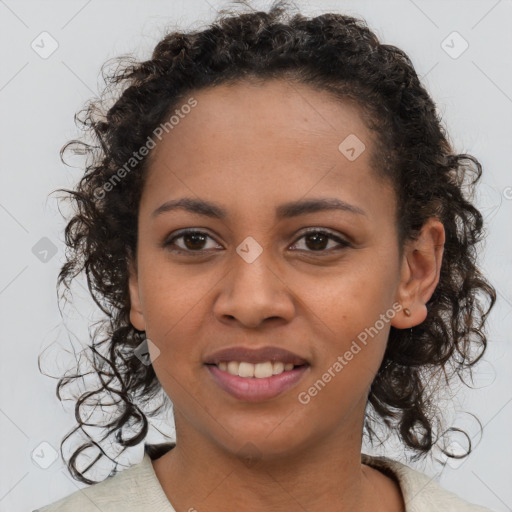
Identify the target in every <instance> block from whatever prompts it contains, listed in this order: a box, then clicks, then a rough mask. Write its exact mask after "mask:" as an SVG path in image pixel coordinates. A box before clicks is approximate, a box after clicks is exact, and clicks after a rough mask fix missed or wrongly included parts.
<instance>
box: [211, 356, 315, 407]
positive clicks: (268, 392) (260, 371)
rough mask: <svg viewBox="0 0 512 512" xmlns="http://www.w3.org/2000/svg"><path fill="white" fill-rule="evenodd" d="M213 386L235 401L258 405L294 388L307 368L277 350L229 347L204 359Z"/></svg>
mask: <svg viewBox="0 0 512 512" xmlns="http://www.w3.org/2000/svg"><path fill="white" fill-rule="evenodd" d="M205 366H206V368H207V370H208V371H209V374H210V376H211V377H212V378H213V380H214V382H215V383H216V384H217V385H218V386H219V387H220V388H221V389H222V390H224V391H225V392H226V393H228V394H229V395H231V396H232V397H234V398H237V399H239V400H244V401H250V402H258V401H264V400H269V399H271V398H274V397H276V396H278V395H280V394H282V393H284V392H285V391H286V390H288V389H290V388H291V387H292V386H294V385H295V384H297V383H298V382H299V381H300V380H301V379H302V378H303V377H304V375H305V373H306V372H307V371H308V369H309V367H310V365H309V363H308V362H307V361H306V360H305V359H304V358H302V357H300V356H298V355H297V354H294V353H292V352H290V351H287V350H284V349H281V348H278V347H265V348H262V349H248V348H243V347H232V348H228V349H225V350H221V351H218V352H216V353H214V354H212V355H211V356H209V357H207V358H206V361H205Z"/></svg>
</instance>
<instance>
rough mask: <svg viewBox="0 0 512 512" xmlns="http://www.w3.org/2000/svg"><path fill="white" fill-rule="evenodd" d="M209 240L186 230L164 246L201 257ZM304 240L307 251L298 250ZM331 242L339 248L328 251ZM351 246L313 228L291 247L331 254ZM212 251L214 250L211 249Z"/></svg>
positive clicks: (193, 231)
mask: <svg viewBox="0 0 512 512" xmlns="http://www.w3.org/2000/svg"><path fill="white" fill-rule="evenodd" d="M208 238H209V239H211V240H213V238H212V237H211V236H210V235H208V233H205V232H204V231H198V230H197V229H186V230H183V231H180V232H178V233H177V234H176V235H175V236H173V237H172V238H170V239H168V240H166V241H165V242H164V244H163V245H164V247H166V248H169V250H171V251H175V252H181V253H188V254H194V253H196V254H195V255H201V254H202V253H203V252H205V251H207V250H209V248H208V247H204V245H205V243H206V241H207V240H208ZM302 239H304V242H305V247H306V249H300V248H299V249H297V245H298V242H299V241H300V240H302ZM177 240H182V245H179V244H177V243H176V241H177ZM329 241H334V242H336V243H337V245H338V248H336V244H335V247H334V248H333V247H331V248H330V249H328V248H327V247H326V244H327V245H328V242H329ZM173 246H174V247H173ZM350 246H351V244H350V243H349V242H347V241H346V240H343V239H342V238H340V237H338V236H336V235H334V234H332V233H331V232H329V231H326V230H325V229H320V228H313V229H309V230H308V231H306V232H305V233H303V234H302V236H301V237H299V238H298V239H297V240H296V241H295V242H294V244H293V245H292V246H291V247H292V248H293V249H294V250H300V251H304V252H319V253H322V252H323V253H330V252H333V250H342V249H344V248H346V247H350ZM217 247H218V244H217ZM213 248H215V247H213ZM210 249H212V248H211V247H210Z"/></svg>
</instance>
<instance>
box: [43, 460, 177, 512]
mask: <svg viewBox="0 0 512 512" xmlns="http://www.w3.org/2000/svg"><path fill="white" fill-rule="evenodd" d="M77 510H79V511H80V512H121V511H122V512H146V511H147V512H150V511H151V512H157V511H158V512H175V511H174V509H173V508H172V506H171V504H170V503H169V501H168V500H167V497H166V496H165V493H164V491H163V489H162V487H161V486H160V483H159V481H158V479H157V477H156V475H155V473H154V470H153V466H152V464H151V459H150V457H149V455H147V454H144V458H143V459H142V461H141V462H139V463H138V464H134V465H133V466H130V467H129V468H128V469H125V470H123V471H121V472H119V473H117V474H115V475H114V476H111V477H108V478H106V479H105V480H103V481H102V482H98V483H96V484H93V485H91V486H89V487H85V488H83V489H80V490H79V491H77V492H74V493H73V494H70V495H69V496H66V497H64V498H62V499H61V500H59V501H56V502H55V503H52V504H50V505H47V506H45V507H42V508H39V509H37V510H34V511H33V512H75V511H77Z"/></svg>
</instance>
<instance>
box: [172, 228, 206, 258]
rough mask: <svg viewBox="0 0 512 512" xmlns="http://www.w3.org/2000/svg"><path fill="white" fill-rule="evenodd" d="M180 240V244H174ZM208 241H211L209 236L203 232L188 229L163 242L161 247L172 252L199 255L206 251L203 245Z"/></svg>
mask: <svg viewBox="0 0 512 512" xmlns="http://www.w3.org/2000/svg"><path fill="white" fill-rule="evenodd" d="M180 239H181V240H182V244H181V245H180V244H176V243H175V242H176V241H177V240H180ZM208 239H211V240H213V238H212V237H211V236H210V235H208V234H207V233H204V232H203V231H198V230H193V229H190V230H186V231H181V232H180V233H178V234H177V235H175V236H173V237H172V238H170V239H169V240H167V241H165V242H164V244H163V245H164V247H166V248H169V249H170V250H172V251H177V252H188V253H194V252H195V253H201V252H204V251H207V250H208V248H205V244H206V242H207V240H208Z"/></svg>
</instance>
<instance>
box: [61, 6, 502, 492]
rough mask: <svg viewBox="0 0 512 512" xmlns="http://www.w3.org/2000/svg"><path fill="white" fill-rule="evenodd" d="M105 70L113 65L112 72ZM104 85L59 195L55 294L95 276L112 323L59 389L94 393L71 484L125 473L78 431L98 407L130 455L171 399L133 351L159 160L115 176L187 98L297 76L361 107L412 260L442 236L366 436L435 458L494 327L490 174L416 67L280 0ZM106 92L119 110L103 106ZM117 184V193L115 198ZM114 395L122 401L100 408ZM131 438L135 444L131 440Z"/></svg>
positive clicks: (89, 108)
mask: <svg viewBox="0 0 512 512" xmlns="http://www.w3.org/2000/svg"><path fill="white" fill-rule="evenodd" d="M239 3H243V4H245V6H246V7H247V3H245V2H239ZM249 7H250V6H249ZM110 64H114V67H113V69H112V70H110V71H107V69H106V68H107V66H109V65H110ZM102 75H103V79H104V80H105V83H106V86H105V88H104V92H103V94H102V96H101V98H95V99H93V100H90V101H89V102H88V103H87V104H86V105H85V106H84V108H83V109H82V110H81V111H80V112H79V113H78V114H77V115H75V121H76V122H77V125H79V126H80V127H81V128H82V129H83V131H84V132H85V134H86V135H87V136H90V137H91V139H90V140H89V141H87V142H86V140H85V138H83V139H81V140H79V139H75V140H72V141H69V142H68V143H67V144H66V145H64V147H63V148H62V150H61V159H62V161H63V162H64V163H66V162H65V161H64V158H63V156H64V154H66V153H67V152H68V151H71V150H74V151H75V153H77V154H81V155H86V158H87V162H86V164H85V173H84V174H83V176H82V177H81V179H80V181H79V183H78V184H77V186H76V188H75V189H74V190H67V189H59V191H60V192H65V193H66V196H65V199H67V200H68V201H70V203H72V205H73V216H72V217H71V219H70V220H69V222H68V223H67V226H66V229H65V243H66V262H65V263H64V264H63V266H62V268H61V270H60V273H59V276H58V282H57V289H58V296H59V299H61V298H62V297H64V296H66V295H67V292H69V291H70V284H71V281H72V280H73V279H74V278H76V277H77V276H78V275H79V274H81V273H82V272H84V271H85V275H86V278H87V283H88V287H89V291H90V293H91V295H92V297H93V299H94V301H95V303H96V304H97V305H98V307H99V308H100V309H101V311H102V315H104V316H103V320H102V322H100V324H99V328H98V329H96V330H95V331H94V332H91V344H90V345H89V346H88V347H87V349H86V350H88V351H90V354H91V355H92V360H91V361H90V365H91V367H92V371H89V372H87V373H81V372H80V371H78V369H77V372H76V374H75V375H72V376H65V377H62V378H61V379H60V380H59V382H58V385H57V396H58V398H59V399H60V400H62V398H61V396H60V389H61V387H63V386H65V385H67V384H69V383H70V382H71V381H73V380H75V379H79V378H81V377H83V376H84V375H90V374H92V375H93V376H94V377H95V378H96V382H97V385H96V386H95V387H93V388H91V384H90V383H89V388H88V390H87V391H86V392H84V393H82V394H81V395H80V396H78V397H76V398H77V399H76V404H75V416H76V420H77V422H78V425H77V426H76V428H74V429H73V430H72V431H71V432H70V433H68V434H67V435H66V437H65V438H64V439H63V441H62V443H61V451H62V445H63V444H64V442H65V441H66V440H67V439H68V438H69V437H70V436H71V435H72V434H74V433H75V432H77V431H80V432H81V433H83V434H85V435H86V437H87V441H86V442H85V443H83V444H82V445H80V446H79V447H78V448H77V449H76V451H75V452H74V453H73V454H72V456H71V457H70V459H69V461H68V462H67V466H68V469H69V471H70V473H71V474H72V475H73V477H74V478H75V479H77V480H80V481H82V482H84V483H87V484H92V483H95V481H93V480H90V479H89V478H87V477H85V476H84V474H83V473H85V472H87V471H88V470H89V469H90V468H91V467H92V466H93V465H94V464H95V463H96V461H98V459H100V458H101V457H102V456H105V457H107V458H109V459H110V460H111V461H112V462H114V463H115V468H114V470H112V472H111V474H110V475H113V474H115V472H116V471H117V464H118V463H117V462H116V461H115V460H113V459H112V458H110V456H109V455H108V454H107V453H106V452H105V450H104V449H103V448H102V446H101V445H100V444H99V442H97V441H95V440H94V439H93V438H92V437H91V435H90V434H88V433H87V432H86V430H85V429H84V426H88V425H93V426H100V425H98V424H91V423H87V422H86V420H84V419H83V418H82V414H81V411H82V410H83V409H84V408H85V407H86V405H87V404H88V403H91V401H92V403H93V404H94V405H95V406H100V407H103V405H109V406H115V412H114V413H113V414H112V415H111V416H110V420H111V421H109V422H107V423H105V424H103V425H101V426H102V427H103V428H104V429H106V430H107V432H106V433H105V436H104V437H103V438H102V439H101V441H103V440H105V439H107V438H108V437H109V436H111V434H113V433H115V441H116V443H118V445H119V446H120V447H122V451H124V450H125V449H126V448H128V447H131V446H135V445H137V444H139V443H140V442H141V441H143V440H144V439H145V438H146V436H147V434H148V419H147V418H148V417H150V416H152V415H154V414H156V413H157V412H159V411H160V410H161V406H160V407H158V408H157V409H156V410H154V411H150V412H143V410H142V406H143V405H146V404H147V403H149V401H150V400H151V399H153V398H155V397H156V395H157V394H158V393H159V392H160V391H161V386H160V383H159V381H158V379H157V377H156V374H155V371H154V369H153V366H152V365H151V364H148V365H145V364H141V361H140V360H139V358H138V357H137V356H136V355H135V354H134V349H135V348H136V347H138V346H139V345H140V344H141V343H143V342H144V340H145V333H144V332H143V331H138V330H137V329H135V328H134V327H133V326H132V325H131V323H130V318H129V313H130V297H129V289H128V262H129V261H130V259H131V258H133V257H134V255H135V254H136V245H137V215H138V206H139V201H140V197H141V192H142V188H143V185H144V178H145V170H146V168H147V167H148V162H149V157H147V156H146V157H144V158H140V159H139V160H138V161H137V163H136V165H133V169H131V170H130V172H125V173H124V174H123V177H122V179H119V170H120V169H121V168H122V167H123V166H125V164H126V162H127V161H129V160H130V158H132V157H133V155H134V153H135V152H137V150H138V149H139V148H141V147H143V146H144V145H145V144H146V142H147V140H148V137H150V136H151V135H152V134H153V133H154V131H155V129H156V128H157V127H158V126H159V125H161V124H162V123H164V122H165V121H166V120H167V119H168V118H169V116H170V115H171V113H172V112H173V110H175V109H176V107H177V106H179V105H180V103H181V102H182V101H183V100H184V98H186V97H187V95H190V94H191V92H193V91H198V90H200V89H203V88H207V87H212V86H215V85H217V84H225V83H237V82H241V81H243V80H260V81H263V80H266V79H273V78H277V79H287V80H288V81H289V83H291V84H293V83H297V84H308V85H309V86H310V87H312V88H315V89H317V90H321V91H328V92H329V93H331V94H332V95H333V96H334V97H335V98H337V99H339V100H341V101H347V100H348V101H352V102H355V103H356V104H357V105H359V106H360V108H361V112H362V115H363V117H364V120H365V122H366V124H367V125H368V127H369V129H371V130H374V131H375V134H376V139H377V143H376V149H375V152H374V155H373V161H372V163H374V164H375V165H374V167H375V172H376V175H377V176H379V177H381V178H382V179H383V180H389V182H390V183H392V184H393V187H394V190H395V192H396V197H397V204H398V212H397V220H396V222H397V232H398V240H399V244H400V248H401V250H402V248H403V244H404V242H405V241H406V240H408V239H414V238H416V237H417V236H418V234H419V232H420V230H421V228H422V226H423V225H424V224H425V222H426V221H427V220H428V219H429V218H433V217H434V218H437V219H439V220H440V221H441V222H442V224H443V225H444V228H445V234H446V242H445V246H444V255H443V261H442V267H441V272H440V280H439V284H438V286H437V287H436V289H435V291H434V293H433V295H432V297H431V298H430V300H429V301H428V303H427V310H428V314H427V317H426V319H425V320H424V321H423V322H422V323H421V324H419V325H417V326H415V327H414V328H413V329H411V330H409V329H407V330H404V329H396V328H394V327H391V331H390V334H389V340H388V344H387V349H386V352H385V355H384V358H383V361H382V364H381V366H380V368H379V370H378V373H377V374H376V376H375V379H374V381H373V383H372V386H371V390H370V393H369V396H368V405H367V410H366V419H365V424H364V431H365V433H366V434H367V435H368V436H369V438H370V440H373V439H375V438H376V437H377V438H378V437H379V436H378V435H377V430H378V429H377V427H379V428H380V426H383V427H384V429H385V430H386V431H388V432H390V433H391V432H394V433H397V434H398V435H399V436H400V438H401V440H402V442H403V443H404V445H405V447H406V448H408V449H409V450H411V451H412V452H413V454H414V458H416V457H420V456H424V455H426V454H427V453H428V452H430V451H431V450H432V448H433V447H434V445H435V444H436V442H437V441H438V440H439V439H440V435H441V433H442V430H441V427H440V425H442V423H443V422H442V421H441V419H442V415H441V413H440V411H439V410H438V408H437V407H436V406H435V403H436V402H435V397H436V396H437V392H438V391H440V390H442V389H447V387H448V384H449V383H450V382H451V381H452V378H453V377H455V376H458V377H460V378H461V380H462V381H463V382H466V381H465V380H464V379H465V376H466V375H468V374H469V375H471V370H472V367H473V365H474V364H475V363H476V362H477V361H478V360H479V359H480V358H481V357H482V355H483V353H484V351H485V349H486V346H487V339H486V336H485V333H484V323H485V321H486V318H487V316H488V314H489V312H490V310H491V308H492V307H493V305H494V303H495V301H496V292H495V289H494V288H493V287H492V286H491V284H490V283H489V282H488V281H487V280H486V279H485V277H484V276H483V275H482V273H481V272H480V271H479V269H478V267H477V248H478V243H479V242H481V240H482V238H483V233H484V230H483V218H482V215H481V213H480V212H479V210H478V209H477V208H476V207H475V206H474V205H473V204H472V202H471V200H472V194H473V187H474V185H475V184H476V182H477V181H478V179H479V178H480V176H481V172H482V168H481V165H480V163H479V161H478V160H477V159H476V158H475V157H474V156H471V155H468V154H457V153H456V152H455V151H454V150H453V149H452V146H451V144H450V142H449V140H448V137H447V134H446V132H445V130H444V128H443V127H442V125H441V118H440V115H439V114H438V112H437V111H436V106H435V104H434V103H433V101H432V99H431V98H430V96H429V94H428V93H427V91H426V89H425V87H424V86H423V85H422V84H421V83H420V80H419V78H418V76H417V73H416V72H415V70H414V67H413V64H412V63H411V61H410V59H409V57H408V56H407V55H406V54H405V53H404V52H403V51H402V50H400V49H399V48H397V47H395V46H391V45H386V44H382V43H380V42H379V40H378V38H377V37H376V35H375V34H374V33H373V32H372V31H371V30H370V29H369V28H368V27H367V25H366V23H365V21H364V20H361V19H356V18H354V17H350V16H345V15H341V14H334V13H326V14H322V15H320V16H316V17H312V18H308V17H305V16H303V15H301V14H299V13H297V12H292V9H290V8H289V3H288V2H284V1H278V2H275V3H274V4H273V5H272V7H271V8H270V9H269V10H268V12H262V11H259V12H254V9H252V8H251V10H250V11H247V12H233V10H226V9H225V10H223V11H221V12H220V13H219V16H218V17H217V18H216V19H215V20H214V22H212V23H211V24H210V25H208V27H206V28H204V29H203V30H194V31H189V32H181V31H173V32H171V33H168V34H167V35H165V37H163V39H162V40H161V41H160V42H158V44H157V45H156V47H155V48H154V50H153V53H152V56H151V58H150V59H149V60H145V61H139V60H137V59H135V58H134V57H133V56H130V55H123V56H121V57H117V58H115V59H111V60H110V61H107V62H106V63H105V64H104V66H103V67H102ZM111 93H112V94H113V97H114V101H113V103H112V104H111V105H110V106H106V103H108V102H107V97H108V96H109V95H110V94H111ZM112 180H116V181H117V182H116V184H115V186H111V187H108V188H107V186H106V184H107V183H113V182H112ZM440 376H441V377H440ZM441 384H442V385H441ZM103 394H105V395H108V396H109V397H111V398H112V399H113V400H114V402H113V403H109V404H103V402H102V400H101V396H102V395H103ZM128 428H129V429H131V432H132V433H133V432H135V433H136V434H135V435H133V434H132V436H131V437H124V436H123V430H124V429H128ZM445 432H446V431H445ZM157 446H162V445H157ZM164 446H170V445H166V444H164ZM94 447H96V448H94ZM88 448H93V449H98V450H99V451H100V453H99V454H98V456H97V457H96V458H95V459H94V461H93V462H92V463H91V464H90V465H89V466H88V467H87V468H86V469H84V471H83V472H82V471H80V470H79V469H78V468H77V465H76V463H77V458H78V456H79V455H80V454H81V453H82V452H83V451H85V450H87V449H88ZM149 449H150V450H151V449H154V445H153V448H152V447H151V446H149ZM468 453H469V452H468ZM110 475H109V476H110Z"/></svg>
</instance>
